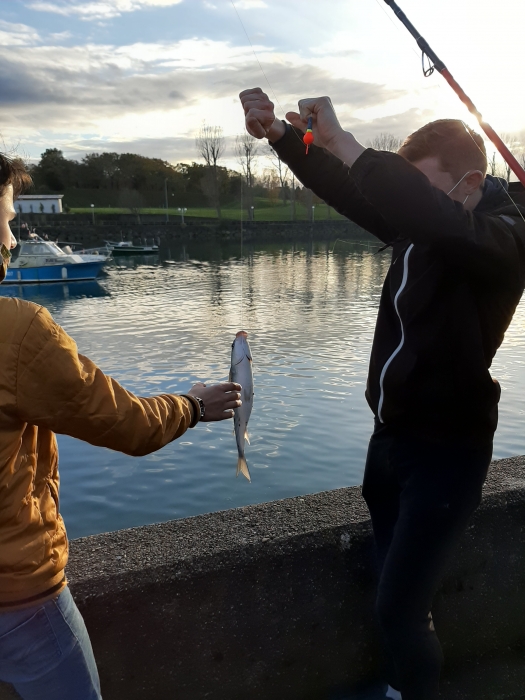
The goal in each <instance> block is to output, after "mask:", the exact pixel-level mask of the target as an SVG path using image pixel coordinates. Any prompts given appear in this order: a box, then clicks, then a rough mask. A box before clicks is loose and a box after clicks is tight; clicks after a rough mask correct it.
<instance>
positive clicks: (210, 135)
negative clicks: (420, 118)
mask: <svg viewBox="0 0 525 700" xmlns="http://www.w3.org/2000/svg"><path fill="white" fill-rule="evenodd" d="M504 140H505V141H506V142H507V144H508V145H509V147H510V148H511V150H512V151H513V152H515V153H516V154H517V155H518V157H519V158H520V159H521V160H522V161H523V163H524V164H525V154H524V153H523V151H522V152H519V147H520V146H521V144H520V140H519V138H518V137H514V136H511V135H504ZM401 143H402V140H401V139H399V138H397V137H396V136H394V135H393V134H390V133H382V134H379V135H378V136H376V137H375V138H374V139H372V140H370V141H368V142H367V146H370V147H372V148H376V149H378V150H385V151H397V150H398V149H399V147H400V146H401ZM195 153H196V156H198V157H199V158H200V159H202V161H203V162H202V163H197V162H193V163H191V164H188V163H176V164H173V163H169V162H168V161H166V160H162V159H160V158H148V157H146V156H140V155H137V154H133V153H122V154H119V153H89V154H87V155H85V156H84V157H83V158H82V159H81V160H72V159H68V158H66V157H64V154H63V152H62V151H60V150H58V149H56V148H49V149H47V150H46V151H45V152H44V153H43V154H42V156H41V159H40V161H39V162H38V163H37V164H35V165H33V166H31V175H32V177H33V182H34V188H35V191H36V192H37V193H42V194H44V193H45V194H53V193H59V192H60V193H62V194H65V204H66V206H67V205H69V206H72V207H77V206H89V204H90V203H93V202H92V201H91V200H96V201H95V204H96V206H114V207H122V208H128V209H131V210H134V209H139V208H142V207H159V208H163V207H165V206H166V203H167V205H168V207H169V208H172V207H202V206H209V207H213V208H214V209H215V210H216V212H217V216H218V217H219V218H220V217H221V216H222V209H223V208H224V207H228V206H229V207H232V206H234V207H238V206H242V207H243V208H244V209H246V212H247V216H248V217H251V215H252V213H253V206H254V204H255V201H256V199H257V198H259V201H260V200H261V199H264V200H266V201H267V202H268V204H272V203H273V204H279V203H281V204H282V205H287V204H290V205H291V208H292V216H293V211H294V207H295V203H296V202H299V201H300V202H302V203H303V204H305V205H306V206H309V205H311V204H317V203H319V201H320V200H318V199H317V198H316V197H315V196H314V195H313V194H312V193H311V192H309V191H308V190H305V189H303V188H302V187H301V185H300V183H299V182H297V181H296V180H295V177H294V175H293V173H291V171H290V170H289V169H288V168H287V166H286V165H285V164H284V163H283V162H282V161H281V160H280V158H279V157H278V156H277V155H276V153H275V152H274V151H273V149H272V148H271V147H270V146H269V145H267V144H263V143H262V142H261V141H258V140H257V139H254V138H253V137H251V136H250V135H249V134H247V133H246V132H245V133H243V134H242V135H240V136H237V138H236V139H235V143H234V147H233V155H234V157H235V160H236V163H237V165H238V168H239V169H238V170H235V169H231V168H228V167H225V166H224V165H222V162H224V159H225V157H226V156H227V155H228V149H227V142H226V139H225V137H224V135H223V132H222V129H221V128H220V127H217V126H209V125H206V124H203V125H202V127H201V128H200V130H199V132H198V134H197V136H196V138H195ZM489 173H490V174H492V175H498V176H500V177H505V178H506V179H507V180H508V179H510V170H509V168H508V167H507V166H506V165H505V164H502V163H501V162H500V161H498V158H497V157H496V154H494V155H492V156H489Z"/></svg>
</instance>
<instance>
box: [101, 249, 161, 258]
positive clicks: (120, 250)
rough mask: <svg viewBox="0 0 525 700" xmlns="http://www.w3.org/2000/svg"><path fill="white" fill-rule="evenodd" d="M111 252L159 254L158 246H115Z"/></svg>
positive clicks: (116, 253) (121, 253)
mask: <svg viewBox="0 0 525 700" xmlns="http://www.w3.org/2000/svg"><path fill="white" fill-rule="evenodd" d="M111 253H112V254H113V255H114V256H115V255H158V253H159V249H158V248H113V249H112V251H111Z"/></svg>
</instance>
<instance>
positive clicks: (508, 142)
mask: <svg viewBox="0 0 525 700" xmlns="http://www.w3.org/2000/svg"><path fill="white" fill-rule="evenodd" d="M501 140H502V141H503V143H504V144H505V146H507V148H508V149H509V151H510V152H511V153H512V154H513V155H516V150H517V148H518V146H519V138H518V136H517V135H516V134H509V133H503V134H501ZM511 173H512V168H511V167H510V165H509V164H508V163H507V162H506V161H503V177H504V178H505V179H506V180H507V182H510V175H511Z"/></svg>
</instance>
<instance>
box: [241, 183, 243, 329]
mask: <svg viewBox="0 0 525 700" xmlns="http://www.w3.org/2000/svg"><path fill="white" fill-rule="evenodd" d="M242 184H243V183H242V175H241V329H242V328H243V326H244V320H243V311H244V292H243V274H244V251H243V242H244V241H243V238H244V230H243V225H242V224H243V218H242V216H243V211H244V210H243V198H242Z"/></svg>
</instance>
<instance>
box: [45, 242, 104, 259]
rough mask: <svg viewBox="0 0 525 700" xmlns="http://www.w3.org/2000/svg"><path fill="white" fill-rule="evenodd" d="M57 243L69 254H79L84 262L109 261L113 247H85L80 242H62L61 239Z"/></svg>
mask: <svg viewBox="0 0 525 700" xmlns="http://www.w3.org/2000/svg"><path fill="white" fill-rule="evenodd" d="M57 245H59V246H60V248H61V249H62V250H63V251H64V253H66V254H67V255H79V256H80V257H81V258H82V260H83V261H84V262H99V261H100V260H103V261H104V262H107V261H108V260H109V259H110V258H111V249H110V248H108V246H99V247H98V248H83V247H82V246H81V244H80V243H60V241H59V242H58V244H57ZM75 248H77V250H75Z"/></svg>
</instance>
